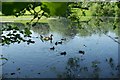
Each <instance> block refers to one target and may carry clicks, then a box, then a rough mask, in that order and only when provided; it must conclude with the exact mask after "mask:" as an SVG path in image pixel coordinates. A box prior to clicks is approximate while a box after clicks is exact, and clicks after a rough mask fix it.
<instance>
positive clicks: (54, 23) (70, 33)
mask: <svg viewBox="0 0 120 80" xmlns="http://www.w3.org/2000/svg"><path fill="white" fill-rule="evenodd" d="M48 24H49V25H50V28H51V30H52V31H53V32H57V33H60V34H62V35H63V36H65V37H74V36H75V35H76V33H77V30H76V28H77V27H75V26H71V21H70V20H68V19H66V18H61V19H52V20H49V22H48Z"/></svg>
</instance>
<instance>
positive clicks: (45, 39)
mask: <svg viewBox="0 0 120 80" xmlns="http://www.w3.org/2000/svg"><path fill="white" fill-rule="evenodd" d="M52 36H53V35H52V34H51V35H50V36H47V37H43V36H42V35H40V38H41V40H44V41H49V40H52V39H53V38H52Z"/></svg>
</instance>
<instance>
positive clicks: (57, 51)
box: [0, 17, 120, 78]
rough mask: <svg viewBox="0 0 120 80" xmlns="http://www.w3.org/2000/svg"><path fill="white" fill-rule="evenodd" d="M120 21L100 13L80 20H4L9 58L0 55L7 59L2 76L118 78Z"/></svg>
mask: <svg viewBox="0 0 120 80" xmlns="http://www.w3.org/2000/svg"><path fill="white" fill-rule="evenodd" d="M119 25H120V23H119V21H117V20H116V19H114V18H109V19H107V18H99V17H94V18H92V19H91V20H89V21H81V22H80V23H75V22H71V21H70V20H67V19H65V18H61V19H51V20H49V21H48V23H37V24H36V25H35V26H34V27H31V26H27V25H23V24H20V23H3V24H2V26H3V27H5V28H3V29H2V31H3V32H2V33H3V35H4V34H5V35H4V36H2V37H1V38H2V39H3V40H2V44H3V43H4V45H3V46H2V47H3V55H5V56H6V57H7V58H5V57H1V58H0V59H1V60H6V61H8V62H7V63H6V64H3V65H2V66H3V77H5V78H16V77H18V78H21V77H26V78H29V77H30V78H31V77H37V78H45V77H48V78H117V77H118V75H119V74H118V68H119V66H120V65H118V58H117V57H118V49H117V48H118V47H117V46H118V44H119V40H118V39H119V34H118V28H119ZM10 26H11V27H10ZM16 26H17V27H16ZM6 27H8V28H6ZM50 35H53V36H52V37H50ZM49 41H50V42H49ZM24 42H26V43H27V44H29V43H33V44H30V45H27V44H26V43H24ZM11 43H14V44H11ZM8 44H9V46H6V45H8ZM108 44H109V45H108ZM18 45H19V46H18ZM14 48H16V49H14ZM18 56H19V57H21V58H18ZM28 58H29V59H28ZM3 62H4V61H3ZM22 65H23V66H22ZM13 67H14V68H13ZM28 69H29V70H28Z"/></svg>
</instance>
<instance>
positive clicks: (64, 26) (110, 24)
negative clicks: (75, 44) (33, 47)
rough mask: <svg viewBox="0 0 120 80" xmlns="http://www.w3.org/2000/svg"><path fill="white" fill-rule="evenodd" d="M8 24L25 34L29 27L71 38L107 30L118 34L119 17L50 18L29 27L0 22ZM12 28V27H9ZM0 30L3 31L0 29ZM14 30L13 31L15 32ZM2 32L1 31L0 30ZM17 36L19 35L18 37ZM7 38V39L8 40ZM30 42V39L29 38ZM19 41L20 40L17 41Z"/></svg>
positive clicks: (39, 31) (4, 25)
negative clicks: (88, 18) (74, 19)
mask: <svg viewBox="0 0 120 80" xmlns="http://www.w3.org/2000/svg"><path fill="white" fill-rule="evenodd" d="M8 25H12V26H16V28H18V29H19V30H18V29H16V31H21V30H25V29H26V28H28V29H26V30H25V31H26V32H25V35H26V34H27V35H30V31H29V30H30V29H32V30H33V31H34V32H36V33H38V34H48V33H49V32H50V31H51V32H57V33H60V34H61V35H63V36H64V37H66V38H68V39H69V38H70V39H71V38H73V37H74V36H75V35H76V34H78V35H79V36H81V37H82V36H83V37H86V36H91V35H93V34H99V35H102V34H107V33H108V32H113V33H116V35H117V36H118V32H119V31H118V28H119V25H120V22H119V18H114V17H113V18H107V17H106V18H102V17H93V18H92V19H90V20H88V21H80V23H79V25H78V23H74V22H72V21H70V20H68V19H65V18H60V19H51V20H49V22H48V23H37V25H36V26H34V27H30V26H26V25H24V24H22V23H2V26H3V27H0V29H1V28H4V29H5V28H7V27H8ZM11 30H14V29H11ZM1 31H4V30H2V29H1ZM16 31H14V32H16ZM0 33H2V32H0ZM17 36H18V35H17ZM18 38H19V37H18ZM8 40H9V39H7V41H8ZM29 41H30V42H31V40H29ZM18 42H20V41H18Z"/></svg>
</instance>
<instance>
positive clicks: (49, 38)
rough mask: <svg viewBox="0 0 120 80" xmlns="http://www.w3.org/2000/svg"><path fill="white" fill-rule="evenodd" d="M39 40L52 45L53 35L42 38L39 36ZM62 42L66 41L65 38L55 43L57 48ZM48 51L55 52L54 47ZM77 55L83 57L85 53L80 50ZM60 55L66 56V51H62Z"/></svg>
mask: <svg viewBox="0 0 120 80" xmlns="http://www.w3.org/2000/svg"><path fill="white" fill-rule="evenodd" d="M40 39H41V40H42V42H44V41H50V42H51V43H52V40H53V34H51V35H50V36H42V35H40ZM63 41H66V38H62V39H61V41H57V42H55V45H56V46H57V45H58V44H62V43H63ZM50 50H55V47H54V46H53V47H51V48H50ZM79 53H80V54H83V55H84V54H85V52H84V51H82V50H80V51H79ZM60 54H61V55H66V54H67V53H66V51H64V52H61V53H60Z"/></svg>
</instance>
